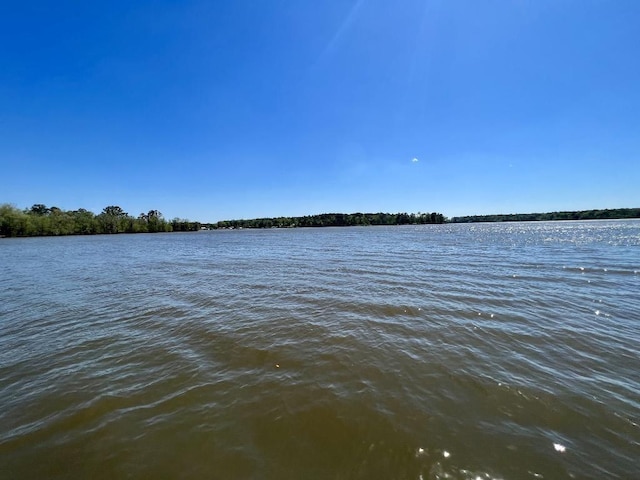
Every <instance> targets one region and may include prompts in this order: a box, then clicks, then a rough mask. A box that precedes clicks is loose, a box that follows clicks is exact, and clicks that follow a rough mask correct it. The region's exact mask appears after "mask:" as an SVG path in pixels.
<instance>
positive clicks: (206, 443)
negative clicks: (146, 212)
mask: <svg viewBox="0 0 640 480" xmlns="http://www.w3.org/2000/svg"><path fill="white" fill-rule="evenodd" d="M638 292H640V222H639V221H593V222H532V223H506V224H464V225H463V224H453V225H425V226H407V227H389V228H387V227H369V228H324V229H290V230H244V231H213V232H199V233H188V234H180V233H174V234H153V235H146V234H145V235H142V234H141V235H118V236H94V237H65V238H27V239H3V240H1V241H0V472H2V474H1V475H0V476H1V477H3V478H15V479H21V478H25V479H27V478H97V479H100V478H133V479H138V478H198V479H199V478H213V479H230V478H238V479H242V478H247V479H249V478H250V479H289V478H290V479H299V478H305V479H314V478H315V479H329V478H330V479H365V478H367V479H370V478H373V479H377V478H380V479H389V478H394V479H416V480H417V479H423V480H425V479H445V478H454V479H476V478H481V479H489V478H492V479H493V478H495V479H498V478H501V479H521V478H532V479H534V478H547V479H558V478H635V477H636V476H637V474H638V472H639V471H640V465H639V463H638V459H639V458H640V427H639V426H638V422H639V411H640V375H639V374H638V372H639V371H640V295H639V294H638Z"/></svg>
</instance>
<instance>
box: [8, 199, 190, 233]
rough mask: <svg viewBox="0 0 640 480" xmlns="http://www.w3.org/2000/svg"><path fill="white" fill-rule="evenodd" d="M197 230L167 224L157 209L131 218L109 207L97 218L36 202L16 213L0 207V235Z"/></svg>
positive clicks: (183, 224) (185, 222) (184, 222)
mask: <svg viewBox="0 0 640 480" xmlns="http://www.w3.org/2000/svg"><path fill="white" fill-rule="evenodd" d="M194 230H200V223H199V222H190V221H188V220H182V219H178V218H175V219H173V220H171V221H167V220H165V219H164V217H163V216H162V213H160V212H159V211H158V210H149V211H148V212H147V213H141V214H140V215H138V217H132V216H131V215H129V214H128V213H127V212H125V211H124V210H123V209H122V208H120V207H118V206H115V205H111V206H108V207H105V208H104V209H103V210H102V212H101V213H99V214H98V215H96V214H94V213H92V212H90V211H88V210H85V209H84V208H80V209H78V210H68V211H65V210H62V209H60V208H58V207H47V206H45V205H43V204H40V203H37V204H35V205H33V206H32V207H31V208H30V209H25V210H20V209H18V208H16V207H14V206H12V205H9V204H3V205H0V236H3V237H35V236H53V235H95V234H101V233H156V232H181V231H194Z"/></svg>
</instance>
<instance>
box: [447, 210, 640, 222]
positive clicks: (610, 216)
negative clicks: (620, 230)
mask: <svg viewBox="0 0 640 480" xmlns="http://www.w3.org/2000/svg"><path fill="white" fill-rule="evenodd" d="M625 218H640V208H613V209H604V210H579V211H575V212H550V213H513V214H507V215H470V216H465V217H453V218H451V219H449V220H448V222H450V223H473V222H542V221H549V220H620V219H625Z"/></svg>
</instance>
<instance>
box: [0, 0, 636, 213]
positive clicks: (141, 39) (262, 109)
mask: <svg viewBox="0 0 640 480" xmlns="http://www.w3.org/2000/svg"><path fill="white" fill-rule="evenodd" d="M639 26H640V2H639V1H637V0H629V1H626V0H535V1H534V0H504V1H500V0H483V1H479V0H467V1H464V0H447V1H445V0H403V1H401V2H391V1H387V0H351V1H349V0H341V1H333V0H327V1H322V2H313V1H306V0H255V1H245V0H238V1H224V2H222V1H202V0H196V1H192V0H183V1H168V0H154V1H136V0H128V1H120V0H112V1H110V2H86V1H65V0H58V1H55V2H54V1H37V0H34V1H30V2H15V1H13V2H12V1H5V2H0V203H11V204H13V205H15V206H17V207H19V208H29V207H30V206H31V205H33V204H35V203H43V204H45V205H47V206H57V207H59V208H62V209H64V210H75V209H77V208H86V209H88V210H91V211H93V212H95V213H99V212H100V211H102V209H103V208H104V207H105V206H108V205H118V206H121V207H122V208H123V209H124V210H125V211H126V212H128V213H129V214H131V215H133V216H137V215H138V214H139V213H141V212H146V211H149V210H151V209H154V210H159V211H160V212H162V213H163V214H164V216H165V218H168V219H172V218H175V217H180V218H187V219H190V220H198V221H202V222H215V221H218V220H225V219H241V218H257V217H276V216H300V215H311V214H318V213H329V212H341V213H353V212H380V211H382V212H394V213H395V212H408V213H417V212H433V211H436V212H439V213H442V214H444V215H445V216H448V217H453V216H458V215H481V214H494V213H530V212H549V211H559V210H586V209H595V208H622V207H639V206H640V153H639V152H640V27H639Z"/></svg>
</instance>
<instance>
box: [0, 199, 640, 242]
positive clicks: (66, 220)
mask: <svg viewBox="0 0 640 480" xmlns="http://www.w3.org/2000/svg"><path fill="white" fill-rule="evenodd" d="M633 218H640V208H615V209H600V210H577V211H560V212H548V213H514V214H495V215H466V216H459V217H452V218H447V217H445V216H444V215H443V214H441V213H437V212H432V213H420V212H418V213H417V214H416V213H382V212H378V213H323V214H319V215H307V216H303V217H270V218H253V219H240V220H222V221H219V222H214V223H201V222H192V221H189V220H183V219H178V218H175V219H173V220H170V221H167V220H165V219H164V218H163V217H162V214H161V213H160V212H158V211H157V210H151V211H149V212H148V213H146V214H145V213H141V214H140V215H139V216H138V217H137V218H135V217H132V216H130V215H128V214H127V213H126V212H124V211H123V210H122V209H121V208H120V207H117V206H109V207H106V208H105V209H104V210H103V211H102V213H100V214H99V215H95V214H93V213H92V212H89V211H87V210H84V209H79V210H73V211H63V210H61V209H58V208H56V207H51V208H47V207H45V206H44V205H41V204H36V205H34V206H32V207H31V209H25V210H19V209H17V208H16V207H14V206H11V205H9V204H2V205H0V238H8V237H44V236H67V235H96V234H119V233H158V232H180V231H182V232H186V231H192V232H193V231H200V230H219V229H220V230H235V229H266V228H304V227H311V228H320V227H354V226H385V225H386V226H393V225H433V224H445V223H496V222H537V221H555V220H624V219H633Z"/></svg>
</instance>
